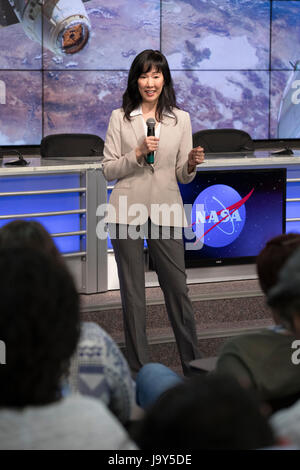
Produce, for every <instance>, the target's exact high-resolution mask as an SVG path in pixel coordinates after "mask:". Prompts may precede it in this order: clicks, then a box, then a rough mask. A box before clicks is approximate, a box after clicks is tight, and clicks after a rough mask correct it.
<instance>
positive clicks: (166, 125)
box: [154, 114, 175, 166]
mask: <svg viewBox="0 0 300 470" xmlns="http://www.w3.org/2000/svg"><path fill="white" fill-rule="evenodd" d="M174 124H175V119H174V118H173V117H170V116H168V115H166V114H164V115H163V120H162V123H161V128H160V134H159V144H158V149H157V152H156V155H155V160H154V166H155V163H158V162H159V160H160V158H162V157H163V156H164V155H165V153H166V150H167V149H168V148H169V147H170V142H172V140H173V139H174Z"/></svg>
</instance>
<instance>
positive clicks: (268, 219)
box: [179, 168, 286, 268]
mask: <svg viewBox="0 0 300 470" xmlns="http://www.w3.org/2000/svg"><path fill="white" fill-rule="evenodd" d="M179 186H180V191H181V195H182V199H183V203H184V207H185V211H186V216H187V219H188V224H189V226H188V227H187V228H186V229H184V244H185V261H186V267H187V268H189V267H200V266H218V265H228V264H240V263H254V262H255V258H256V256H257V255H258V253H259V252H260V251H261V249H262V248H263V247H264V246H265V244H266V242H267V241H268V240H270V239H271V238H272V237H274V236H276V235H280V234H282V233H284V232H285V218H286V217H285V212H286V169H285V168H278V169H277V168H276V169H254V170H236V169H235V170H233V171H232V170H230V171H201V170H200V171H198V172H197V175H196V177H195V179H194V180H193V181H192V182H191V183H190V184H185V185H184V184H180V185H179Z"/></svg>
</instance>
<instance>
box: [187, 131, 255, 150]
mask: <svg viewBox="0 0 300 470" xmlns="http://www.w3.org/2000/svg"><path fill="white" fill-rule="evenodd" d="M199 145H200V146H201V147H203V148H204V151H205V152H206V153H218V152H239V151H244V152H245V151H246V152H247V151H250V152H251V151H252V150H254V143H253V140H252V138H251V137H250V135H249V134H248V133H247V132H245V131H241V130H239V129H205V130H202V131H198V132H195V134H193V147H198V146H199Z"/></svg>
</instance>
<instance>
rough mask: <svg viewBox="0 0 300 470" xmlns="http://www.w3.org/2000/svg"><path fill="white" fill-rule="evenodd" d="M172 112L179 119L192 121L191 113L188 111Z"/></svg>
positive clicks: (174, 109) (174, 110)
mask: <svg viewBox="0 0 300 470" xmlns="http://www.w3.org/2000/svg"><path fill="white" fill-rule="evenodd" d="M172 111H173V113H174V114H175V116H176V117H177V119H190V115H189V113H188V112H187V111H184V110H183V109H179V108H173V109H172Z"/></svg>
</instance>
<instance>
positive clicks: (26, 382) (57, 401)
mask: <svg viewBox="0 0 300 470" xmlns="http://www.w3.org/2000/svg"><path fill="white" fill-rule="evenodd" d="M0 298H1V315H0V336H1V340H2V341H3V342H4V343H5V345H6V364H5V365H2V366H1V367H0V384H1V386H0V448H1V449H6V450H9V449H57V450H59V449H114V450H115V449H135V448H136V447H135V445H134V444H133V443H132V442H131V441H130V439H129V437H128V435H127V433H126V432H125V431H124V429H123V428H122V426H121V424H120V423H119V422H118V420H117V419H116V418H115V417H114V416H113V415H112V414H111V413H110V411H109V410H108V409H107V407H106V406H105V405H104V404H103V403H102V402H101V401H100V400H95V399H93V398H90V397H83V396H81V395H78V396H73V395H69V396H66V397H63V396H62V381H63V377H64V376H65V374H67V373H68V369H69V362H70V358H71V356H72V355H73V354H74V352H75V350H76V347H77V343H78V339H79V335H80V314H79V297H78V294H77V291H76V287H75V284H74V281H73V278H72V276H71V275H70V273H69V271H68V270H67V268H66V267H65V266H64V264H63V263H58V262H57V260H55V259H54V257H53V256H51V255H49V253H45V251H42V250H40V249H38V248H33V247H31V246H29V245H28V246H26V245H23V244H22V245H21V244H19V245H18V246H17V245H16V244H15V243H14V244H12V245H11V246H8V245H7V246H6V247H3V246H0Z"/></svg>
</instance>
